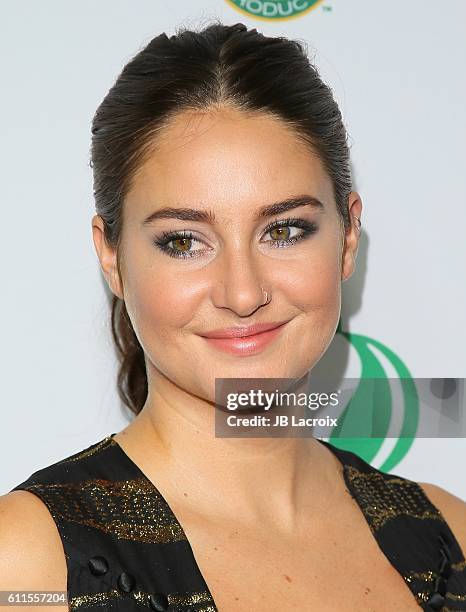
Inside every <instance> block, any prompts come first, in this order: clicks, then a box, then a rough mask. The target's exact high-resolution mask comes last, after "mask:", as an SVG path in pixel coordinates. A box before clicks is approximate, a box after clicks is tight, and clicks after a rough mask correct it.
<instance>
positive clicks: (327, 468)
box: [118, 378, 342, 530]
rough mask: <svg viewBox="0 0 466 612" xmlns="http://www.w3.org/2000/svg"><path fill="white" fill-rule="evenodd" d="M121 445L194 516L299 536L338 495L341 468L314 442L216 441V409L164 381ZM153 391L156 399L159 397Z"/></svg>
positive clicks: (283, 439)
mask: <svg viewBox="0 0 466 612" xmlns="http://www.w3.org/2000/svg"><path fill="white" fill-rule="evenodd" d="M149 389H150V390H151V391H150V392H149V395H148V398H147V401H146V403H145V405H144V408H143V409H142V411H141V412H140V413H139V414H138V416H137V417H136V418H135V419H134V421H133V422H132V423H131V424H130V425H129V426H128V427H126V428H125V429H124V430H123V431H122V432H121V433H120V434H118V442H119V443H120V442H122V444H121V445H122V447H123V449H124V450H125V451H127V453H128V455H130V457H131V458H132V459H133V460H134V462H135V463H136V464H137V465H138V466H139V467H140V468H141V469H142V471H143V472H144V473H145V474H146V475H147V477H148V478H149V479H150V480H151V481H152V482H153V483H155V484H156V485H157V482H158V480H159V479H160V477H161V474H163V475H164V480H165V481H167V482H168V481H169V482H170V483H171V484H170V488H172V487H173V489H174V494H175V495H176V498H177V499H182V500H183V504H184V505H185V506H186V507H188V508H189V510H190V511H192V512H195V513H197V514H201V515H202V516H204V517H209V518H210V519H213V518H214V517H219V516H222V517H223V518H224V519H228V517H229V516H231V517H233V516H234V517H235V518H236V519H237V517H238V516H239V517H242V518H243V519H244V520H245V521H251V522H254V521H258V520H259V521H261V523H262V524H264V522H266V523H267V524H274V525H275V526H276V527H277V528H280V529H290V530H292V529H295V528H296V525H297V523H298V522H299V520H300V516H301V515H302V513H303V511H304V510H305V512H306V516H309V512H312V513H313V514H315V515H316V516H319V515H321V514H322V513H323V512H324V511H325V510H326V508H327V507H328V506H329V504H330V501H331V500H332V499H334V498H335V494H336V491H337V490H338V488H339V487H341V482H342V476H341V475H340V474H339V471H340V465H339V462H338V460H337V459H336V458H335V457H334V456H333V455H332V453H331V452H330V451H329V450H328V449H326V448H325V447H324V446H323V445H322V444H320V443H319V442H318V441H316V440H315V439H313V438H303V437H280V438H271V437H267V438H266V437H262V438H246V437H238V438H227V437H225V438H220V437H216V436H215V411H216V409H215V407H214V405H213V404H212V403H211V402H207V401H205V400H203V399H202V398H199V397H197V396H193V395H191V394H189V393H187V392H186V391H185V390H183V389H180V388H179V387H177V386H175V385H173V383H171V381H169V380H168V379H166V378H163V379H160V380H157V384H156V385H152V386H150V387H149ZM154 389H156V391H155V390H154Z"/></svg>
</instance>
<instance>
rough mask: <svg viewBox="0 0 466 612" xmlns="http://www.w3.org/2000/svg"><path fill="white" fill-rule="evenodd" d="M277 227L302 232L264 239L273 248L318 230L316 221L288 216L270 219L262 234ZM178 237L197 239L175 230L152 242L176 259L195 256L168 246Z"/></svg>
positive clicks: (298, 239) (289, 243) (184, 231)
mask: <svg viewBox="0 0 466 612" xmlns="http://www.w3.org/2000/svg"><path fill="white" fill-rule="evenodd" d="M277 227H298V228H300V229H301V230H302V233H301V234H300V235H299V236H293V237H292V238H287V239H284V240H268V241H266V242H270V243H271V244H272V246H273V248H283V245H285V246H289V245H291V244H294V243H296V242H298V241H300V240H304V239H306V238H308V237H309V236H311V235H312V234H315V233H316V232H317V230H318V227H317V225H316V223H314V222H312V221H306V220H305V219H298V218H289V219H283V220H276V221H272V222H271V223H269V224H268V225H267V227H266V228H265V229H264V234H267V233H268V232H270V231H271V230H273V229H275V228H277ZM179 238H186V239H188V240H193V239H194V240H198V239H197V238H196V237H195V236H194V234H193V233H192V232H190V231H186V230H182V231H177V232H162V234H161V235H160V237H158V238H155V239H154V241H153V242H154V244H155V245H156V246H157V247H158V248H159V249H160V250H161V251H162V252H163V253H166V254H167V255H169V256H170V257H174V258H176V259H188V258H190V257H197V256H198V255H197V253H198V252H196V251H194V252H192V251H191V252H190V251H177V250H176V249H173V248H172V247H169V246H168V244H169V243H170V242H171V241H172V240H177V239H179ZM199 242H201V241H199ZM201 253H202V251H199V254H201Z"/></svg>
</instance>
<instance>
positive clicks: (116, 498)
mask: <svg viewBox="0 0 466 612" xmlns="http://www.w3.org/2000/svg"><path fill="white" fill-rule="evenodd" d="M29 490H30V491H33V492H36V493H37V494H39V495H40V497H42V498H43V499H44V501H45V502H46V503H47V505H48V506H49V507H50V508H53V513H54V517H56V518H58V519H60V520H65V521H68V522H72V523H77V524H80V525H87V526H88V527H93V528H94V529H98V530H99V531H102V532H104V533H108V534H110V535H112V536H115V537H116V538H118V539H121V540H132V541H134V542H145V543H147V544H166V543H169V542H178V541H181V540H186V535H185V533H184V531H183V529H182V527H181V525H180V524H179V522H178V521H177V520H176V518H175V517H174V515H173V512H172V511H171V509H170V507H169V506H168V505H167V503H166V502H165V500H164V499H163V497H162V496H161V495H160V494H159V493H158V491H157V489H155V488H154V487H153V486H152V485H151V484H150V482H149V481H147V480H146V479H144V478H139V479H133V480H123V481H110V480H102V479H93V480H85V481H82V482H77V483H69V482H68V483H63V484H62V483H60V484H46V483H40V484H39V483H38V484H32V485H30V486H29Z"/></svg>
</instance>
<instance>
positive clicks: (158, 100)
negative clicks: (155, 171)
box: [90, 21, 351, 414]
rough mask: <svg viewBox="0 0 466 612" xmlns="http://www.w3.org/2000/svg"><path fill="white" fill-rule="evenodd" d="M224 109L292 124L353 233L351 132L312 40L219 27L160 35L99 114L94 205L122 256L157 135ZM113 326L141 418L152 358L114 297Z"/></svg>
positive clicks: (124, 383)
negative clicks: (189, 117) (131, 203)
mask: <svg viewBox="0 0 466 612" xmlns="http://www.w3.org/2000/svg"><path fill="white" fill-rule="evenodd" d="M224 104H227V105H230V106H233V107H235V108H237V109H240V110H243V111H245V112H258V111H259V112H263V113H267V114H269V115H270V114H271V115H273V116H275V117H278V118H279V119H281V120H282V121H284V122H286V123H287V124H288V125H289V126H290V127H291V128H293V129H294V130H295V132H296V135H297V137H299V138H302V139H303V141H304V142H306V144H308V145H309V146H310V147H311V148H312V149H313V151H315V152H316V153H317V154H318V156H319V158H320V159H321V161H322V163H323V165H324V167H325V169H326V171H327V173H328V175H329V177H330V179H331V181H332V185H333V190H334V196H335V202H336V204H337V208H338V211H339V213H340V215H341V221H342V225H343V226H344V227H345V228H348V227H349V225H350V220H349V212H348V195H349V193H350V191H351V171H350V160H349V147H348V136H347V132H346V129H345V127H344V125H343V121H342V116H341V113H340V110H339V108H338V105H337V103H336V102H335V100H334V98H333V95H332V91H331V89H330V88H329V87H328V86H327V85H326V84H325V83H324V82H323V81H322V79H321V78H320V76H319V74H318V72H317V69H316V68H315V66H313V65H312V63H311V62H310V60H309V59H308V57H307V52H306V45H305V43H302V42H299V41H296V40H290V39H287V38H284V37H269V36H264V35H263V34H261V33H259V32H258V31H257V30H256V29H255V28H254V29H248V28H247V27H246V26H245V25H243V24H242V23H236V24H234V25H231V26H227V25H223V24H221V23H219V22H217V21H216V22H214V23H211V24H209V25H208V26H207V27H205V28H204V29H202V30H201V31H198V32H195V31H190V30H186V29H180V30H179V31H178V32H177V34H176V35H173V36H170V37H168V36H167V35H166V34H165V33H163V34H160V35H159V36H156V37H155V38H153V39H152V40H151V41H150V42H149V44H147V45H146V46H145V47H144V48H143V49H142V50H141V51H140V52H139V53H137V55H135V56H134V57H133V59H131V60H130V61H129V62H128V63H127V64H126V66H125V67H124V68H123V70H122V72H121V73H120V75H119V76H118V78H117V80H116V82H115V83H114V85H113V86H112V87H111V89H110V90H109V92H108V93H107V95H106V96H105V98H104V99H103V101H102V103H101V104H100V106H99V107H98V109H97V111H96V113H95V115H94V118H93V122H92V146H91V161H90V165H91V167H92V168H93V174H94V196H95V206H96V212H97V214H99V215H100V216H101V217H102V220H103V224H104V228H105V230H104V235H105V240H106V242H107V243H108V244H109V245H111V246H112V247H114V248H116V249H117V253H118V252H119V250H118V247H119V244H120V236H121V229H122V216H123V215H122V210H123V202H124V198H125V195H126V194H127V193H128V190H129V187H130V184H131V180H132V179H133V177H134V174H135V171H136V170H137V169H138V168H139V167H140V165H141V164H142V163H143V160H144V159H145V158H146V156H147V154H148V153H149V152H150V145H151V143H154V141H155V138H156V135H157V133H158V132H159V131H160V130H162V129H163V127H164V126H166V125H167V124H168V121H169V120H170V119H171V118H173V117H174V116H175V115H176V114H178V113H180V112H182V111H183V110H196V109H202V110H206V109H207V108H209V107H213V106H214V105H224ZM119 269H120V267H119ZM111 323H112V335H113V339H114V342H115V346H116V349H117V353H118V357H119V362H120V366H119V372H118V380H117V385H118V393H119V395H120V398H121V399H122V401H123V402H124V404H125V405H126V406H128V408H129V409H130V410H131V411H132V412H134V413H135V414H137V413H139V412H140V410H141V409H142V407H143V405H144V403H145V401H146V398H147V376H146V367H145V361H144V352H143V349H142V347H141V345H140V343H139V341H138V339H137V337H136V334H135V333H134V330H133V327H132V325H131V321H130V319H129V316H128V313H127V311H126V307H125V303H124V301H123V300H121V299H119V298H118V297H117V296H115V295H113V298H112V313H111Z"/></svg>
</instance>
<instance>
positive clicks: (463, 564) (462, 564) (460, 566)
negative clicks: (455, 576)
mask: <svg viewBox="0 0 466 612" xmlns="http://www.w3.org/2000/svg"><path fill="white" fill-rule="evenodd" d="M451 569H452V570H455V572H462V571H463V570H465V569H466V559H463V561H459V562H458V563H452V564H451Z"/></svg>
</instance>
